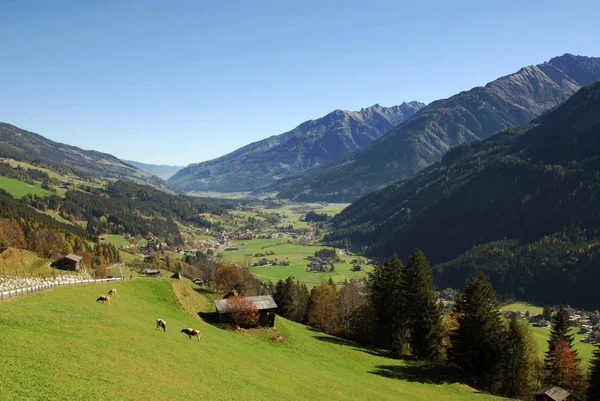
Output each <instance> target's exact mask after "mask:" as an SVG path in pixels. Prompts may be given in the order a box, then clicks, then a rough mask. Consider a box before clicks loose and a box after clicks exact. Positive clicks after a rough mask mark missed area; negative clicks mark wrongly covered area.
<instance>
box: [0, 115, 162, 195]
mask: <svg viewBox="0 0 600 401" xmlns="http://www.w3.org/2000/svg"><path fill="white" fill-rule="evenodd" d="M0 144H1V145H4V149H5V153H11V152H17V153H21V154H24V155H26V156H28V157H30V158H34V159H44V160H47V161H48V162H53V163H60V164H63V165H65V166H68V167H73V168H76V169H77V170H81V171H84V172H86V173H88V174H91V175H94V176H98V177H103V178H108V179H128V180H130V181H134V182H137V183H140V184H146V185H152V186H154V187H157V188H160V189H162V190H165V191H168V192H173V190H172V189H171V188H170V187H169V185H168V184H167V183H166V182H164V181H163V180H161V179H160V178H158V177H155V176H153V175H151V174H149V173H147V172H145V171H143V170H140V169H139V168H137V167H134V166H132V165H129V164H126V163H124V162H122V161H121V160H119V159H118V158H116V157H114V156H112V155H109V154H107V153H102V152H97V151H95V150H83V149H80V148H78V147H76V146H71V145H65V144H64V143H59V142H54V141H52V140H50V139H48V138H45V137H43V136H41V135H38V134H35V133H33V132H29V131H26V130H23V129H20V128H18V127H15V126H14V125H10V124H6V123H0ZM5 157H8V156H5Z"/></svg>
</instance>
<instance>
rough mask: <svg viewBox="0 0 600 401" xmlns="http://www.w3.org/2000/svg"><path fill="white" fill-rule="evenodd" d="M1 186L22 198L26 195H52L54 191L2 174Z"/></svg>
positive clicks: (16, 196) (0, 178)
mask: <svg viewBox="0 0 600 401" xmlns="http://www.w3.org/2000/svg"><path fill="white" fill-rule="evenodd" d="M0 188H1V189H3V190H5V191H6V192H8V193H9V194H11V195H12V196H14V197H15V198H22V197H23V196H25V195H29V194H31V195H38V196H50V195H52V192H50V191H48V190H45V189H44V188H42V187H40V186H37V185H32V184H29V183H27V182H23V181H19V180H15V179H13V178H8V177H4V176H0Z"/></svg>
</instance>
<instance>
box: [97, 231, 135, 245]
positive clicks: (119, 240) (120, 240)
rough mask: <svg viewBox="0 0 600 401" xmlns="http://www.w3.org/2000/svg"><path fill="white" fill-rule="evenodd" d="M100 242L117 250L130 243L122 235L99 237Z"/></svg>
mask: <svg viewBox="0 0 600 401" xmlns="http://www.w3.org/2000/svg"><path fill="white" fill-rule="evenodd" d="M100 242H108V243H111V244H113V245H114V246H116V247H117V248H119V247H120V246H128V245H131V243H130V242H129V241H128V240H127V239H125V237H124V236H122V235H117V234H104V235H101V236H100Z"/></svg>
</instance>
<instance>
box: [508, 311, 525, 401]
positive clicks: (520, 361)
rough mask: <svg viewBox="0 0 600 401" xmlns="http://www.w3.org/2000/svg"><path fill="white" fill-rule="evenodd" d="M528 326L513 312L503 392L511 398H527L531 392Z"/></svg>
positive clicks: (509, 327) (509, 330)
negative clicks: (518, 319)
mask: <svg viewBox="0 0 600 401" xmlns="http://www.w3.org/2000/svg"><path fill="white" fill-rule="evenodd" d="M525 330H526V327H524V326H523V325H521V324H520V323H519V322H518V321H517V318H516V316H515V315H514V314H513V315H512V317H511V318H510V322H509V324H508V330H507V332H506V336H505V340H504V347H503V355H502V388H501V390H500V391H501V393H502V394H503V395H505V396H507V397H509V398H521V399H523V398H525V397H526V396H527V395H528V394H529V393H530V390H531V388H530V384H529V377H530V370H531V369H532V366H530V363H529V361H528V359H527V339H526V333H525Z"/></svg>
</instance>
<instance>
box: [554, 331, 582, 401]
mask: <svg viewBox="0 0 600 401" xmlns="http://www.w3.org/2000/svg"><path fill="white" fill-rule="evenodd" d="M548 359H549V363H548V364H547V366H546V368H547V370H548V377H547V379H546V381H547V382H548V383H550V384H551V385H554V386H559V387H562V388H565V389H567V390H569V391H570V392H571V393H579V392H582V391H583V390H584V388H585V386H586V382H585V378H584V375H583V370H582V369H581V366H580V365H579V359H578V358H577V353H576V352H575V351H574V350H572V349H571V347H570V346H569V342H568V341H567V340H566V339H564V338H563V339H561V340H560V341H559V342H558V345H557V346H556V348H555V349H554V350H553V351H551V353H550V355H549V358H548Z"/></svg>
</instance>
